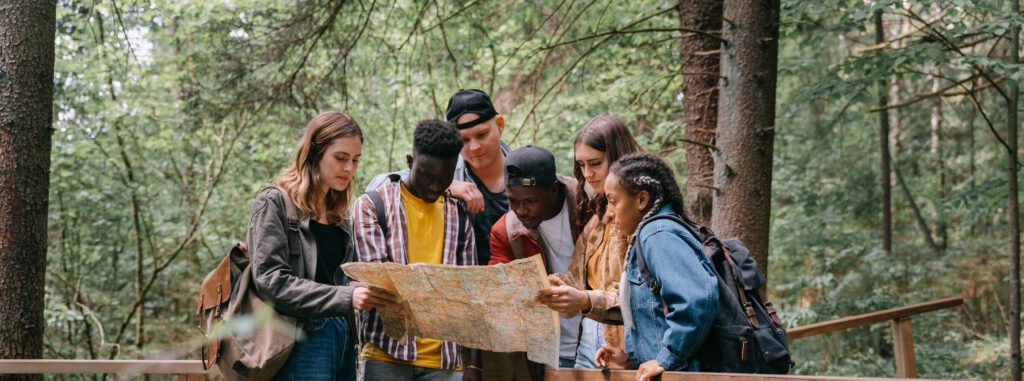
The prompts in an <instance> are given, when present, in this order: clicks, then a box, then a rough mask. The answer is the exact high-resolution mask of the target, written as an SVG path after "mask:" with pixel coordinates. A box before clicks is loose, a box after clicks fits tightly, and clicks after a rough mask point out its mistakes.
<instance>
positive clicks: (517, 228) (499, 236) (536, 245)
mask: <svg viewBox="0 0 1024 381" xmlns="http://www.w3.org/2000/svg"><path fill="white" fill-rule="evenodd" d="M558 179H559V181H561V182H562V184H564V186H565V188H564V189H565V202H566V203H568V207H569V222H570V224H569V225H570V226H571V227H572V240H573V242H576V237H577V236H579V231H578V229H576V224H575V218H576V180H575V179H573V178H569V177H564V176H558ZM539 237H540V232H538V231H535V230H530V229H527V228H526V226H524V225H523V223H522V222H521V221H519V217H516V214H515V212H513V211H512V210H509V211H508V213H505V215H504V216H501V218H500V219H498V222H495V223H494V226H492V227H491V243H490V245H491V259H490V261H488V262H487V264H488V265H495V264H498V263H508V262H512V261H513V260H516V259H519V258H516V255H515V252H514V250H513V249H512V244H513V241H514V240H517V239H518V240H519V241H520V242H522V245H523V258H526V257H532V256H534V255H537V254H541V253H543V252H544V250H543V249H542V248H541V247H542V246H541V244H540V238H539ZM541 258H542V259H544V267H545V268H547V267H548V259H547V256H542V257H541ZM548 272H549V273H550V272H551V271H550V269H549V271H548Z"/></svg>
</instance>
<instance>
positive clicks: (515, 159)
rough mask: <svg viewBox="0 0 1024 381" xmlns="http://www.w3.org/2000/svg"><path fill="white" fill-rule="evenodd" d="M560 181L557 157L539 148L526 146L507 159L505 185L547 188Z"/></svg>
mask: <svg viewBox="0 0 1024 381" xmlns="http://www.w3.org/2000/svg"><path fill="white" fill-rule="evenodd" d="M556 181H558V176H557V175H556V174H555V155H552V154H551V152H548V150H546V149H543V148H540V147H537V146H532V145H529V146H526V147H522V148H519V149H516V150H515V151H512V152H511V153H509V154H508V156H507V157H505V183H506V184H507V185H522V186H524V187H535V186H547V185H551V184H554V183H555V182H556Z"/></svg>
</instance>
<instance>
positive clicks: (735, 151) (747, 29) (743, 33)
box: [711, 0, 779, 275]
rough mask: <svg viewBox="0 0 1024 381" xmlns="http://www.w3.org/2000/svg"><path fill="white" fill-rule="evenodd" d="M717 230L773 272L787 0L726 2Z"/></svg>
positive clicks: (713, 221)
mask: <svg viewBox="0 0 1024 381" xmlns="http://www.w3.org/2000/svg"><path fill="white" fill-rule="evenodd" d="M724 6H725V17H724V18H725V20H728V21H725V23H724V24H723V25H722V29H723V31H722V36H723V37H724V38H725V39H726V40H727V41H729V42H728V43H726V44H724V46H723V50H722V61H721V66H722V77H724V78H725V79H723V80H722V85H721V87H720V89H719V100H718V122H719V123H718V125H719V127H718V129H717V130H716V141H717V146H718V151H716V152H715V172H714V176H715V178H714V184H715V190H714V197H713V199H712V206H711V209H712V213H711V226H712V229H713V230H714V231H715V232H716V233H718V234H719V235H720V236H721V237H733V236H738V237H739V238H740V239H742V240H743V242H744V243H746V244H747V247H748V248H750V252H751V253H752V254H753V255H754V258H755V259H757V261H758V263H759V264H760V266H761V269H763V270H764V271H765V274H766V275H767V272H768V271H767V270H768V228H769V220H770V217H771V190H772V153H773V152H772V151H773V144H774V141H775V82H776V76H777V74H778V54H779V0H768V1H754V2H749V1H740V0H725V5H724Z"/></svg>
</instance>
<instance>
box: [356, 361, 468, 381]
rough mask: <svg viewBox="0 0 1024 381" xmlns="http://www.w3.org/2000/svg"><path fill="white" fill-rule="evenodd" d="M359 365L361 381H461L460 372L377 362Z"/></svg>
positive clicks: (364, 362) (366, 362)
mask: <svg viewBox="0 0 1024 381" xmlns="http://www.w3.org/2000/svg"><path fill="white" fill-rule="evenodd" d="M359 365H360V367H359V373H360V376H362V377H361V379H362V381H402V380H409V381H413V380H415V381H462V371H461V370H448V369H434V368H425V367H422V366H416V365H411V364H398V363H392V362H387V361H377V360H364V361H360V362H359Z"/></svg>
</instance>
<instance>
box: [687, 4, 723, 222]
mask: <svg viewBox="0 0 1024 381" xmlns="http://www.w3.org/2000/svg"><path fill="white" fill-rule="evenodd" d="M678 10H679V24H680V27H682V28H684V29H689V30H700V31H706V32H718V31H719V30H721V28H722V3H719V2H716V1H681V2H679V7H678ZM721 45H722V43H721V41H719V40H717V39H715V38H712V37H709V36H706V35H703V34H697V33H684V34H683V38H682V50H681V52H682V57H681V58H682V62H683V64H682V75H683V87H682V93H683V123H685V127H686V128H685V131H686V132H685V133H684V135H683V147H685V148H686V215H687V216H688V217H690V218H691V219H693V220H694V221H697V222H698V223H700V224H702V225H708V226H710V225H711V199H712V197H713V196H712V192H711V190H712V187H711V185H712V183H713V179H714V170H715V158H714V150H713V149H712V148H710V147H713V146H714V145H715V126H716V125H717V124H718V86H719V83H718V82H719V81H718V78H719V77H718V75H719V71H720V69H719V62H720V60H721V55H722V54H721V48H722V46H721Z"/></svg>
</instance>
